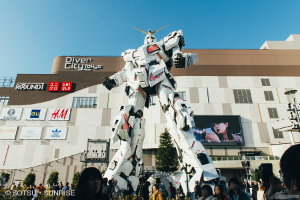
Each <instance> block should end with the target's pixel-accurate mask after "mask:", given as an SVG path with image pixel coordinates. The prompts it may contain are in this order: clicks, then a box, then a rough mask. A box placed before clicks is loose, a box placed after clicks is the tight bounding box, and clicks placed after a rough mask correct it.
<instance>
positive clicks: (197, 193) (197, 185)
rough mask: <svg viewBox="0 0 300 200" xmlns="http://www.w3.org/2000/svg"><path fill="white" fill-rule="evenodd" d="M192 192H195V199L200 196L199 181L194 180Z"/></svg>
mask: <svg viewBox="0 0 300 200" xmlns="http://www.w3.org/2000/svg"><path fill="white" fill-rule="evenodd" d="M194 193H195V198H196V199H199V198H200V197H201V196H202V194H201V187H200V185H199V181H195V188H194Z"/></svg>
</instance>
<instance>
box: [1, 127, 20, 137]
mask: <svg viewBox="0 0 300 200" xmlns="http://www.w3.org/2000/svg"><path fill="white" fill-rule="evenodd" d="M17 131H18V127H17V126H14V127H0V139H1V140H15V139H16V133H17Z"/></svg>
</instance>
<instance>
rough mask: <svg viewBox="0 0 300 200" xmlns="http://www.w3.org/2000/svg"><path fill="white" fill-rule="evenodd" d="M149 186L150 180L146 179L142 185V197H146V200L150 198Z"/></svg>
mask: <svg viewBox="0 0 300 200" xmlns="http://www.w3.org/2000/svg"><path fill="white" fill-rule="evenodd" d="M149 186H150V182H149V181H146V183H144V184H143V185H142V198H144V200H146V199H149Z"/></svg>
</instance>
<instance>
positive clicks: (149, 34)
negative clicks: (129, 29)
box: [133, 25, 168, 44]
mask: <svg viewBox="0 0 300 200" xmlns="http://www.w3.org/2000/svg"><path fill="white" fill-rule="evenodd" d="M167 26H168V25H167ZM165 27H166V26H164V27H162V28H160V29H157V30H156V31H154V32H152V31H151V29H149V31H148V32H146V31H143V30H141V29H138V28H135V27H133V28H135V29H137V30H139V31H141V32H143V33H145V34H146V37H145V40H144V44H151V43H153V42H157V40H156V37H155V36H154V34H155V33H156V32H157V31H159V30H161V29H163V28H165Z"/></svg>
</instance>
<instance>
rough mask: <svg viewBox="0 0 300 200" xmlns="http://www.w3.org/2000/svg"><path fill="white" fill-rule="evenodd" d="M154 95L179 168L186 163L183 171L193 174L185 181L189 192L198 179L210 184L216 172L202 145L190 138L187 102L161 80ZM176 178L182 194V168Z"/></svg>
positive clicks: (190, 110) (183, 177) (184, 188)
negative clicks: (156, 94)
mask: <svg viewBox="0 0 300 200" xmlns="http://www.w3.org/2000/svg"><path fill="white" fill-rule="evenodd" d="M158 95H159V99H160V102H161V105H162V107H163V110H164V112H165V116H166V121H167V126H168V129H169V131H170V134H171V136H172V139H173V142H174V146H175V147H176V149H177V153H178V159H179V163H180V166H181V168H182V167H186V166H187V172H188V173H191V172H193V173H194V175H193V177H192V178H191V179H189V181H188V186H189V191H190V192H193V191H194V185H195V181H202V183H203V181H205V182H206V183H207V184H210V181H211V180H214V179H216V178H218V177H219V175H218V173H217V171H216V169H215V167H214V165H213V163H212V161H211V159H210V157H209V155H208V153H207V152H206V150H205V148H204V147H203V145H202V144H201V142H199V141H197V140H196V139H195V137H194V133H193V127H194V126H195V122H194V119H193V116H194V112H193V111H192V109H191V107H190V105H189V104H188V103H187V102H186V101H183V100H182V98H181V97H180V95H179V94H178V93H176V92H174V90H173V88H172V87H171V86H170V84H169V85H168V82H165V81H163V82H162V83H161V84H160V86H159V91H158ZM180 180H181V181H180V182H181V185H182V187H183V190H184V192H185V193H186V192H187V191H186V190H187V186H186V173H185V171H183V175H182V177H181V179H180Z"/></svg>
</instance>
